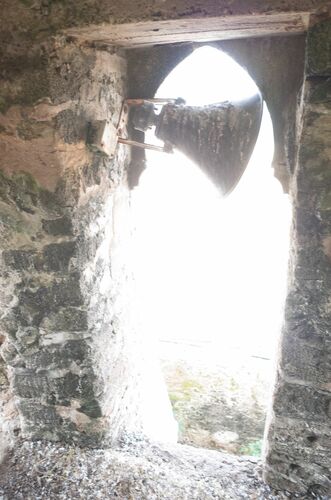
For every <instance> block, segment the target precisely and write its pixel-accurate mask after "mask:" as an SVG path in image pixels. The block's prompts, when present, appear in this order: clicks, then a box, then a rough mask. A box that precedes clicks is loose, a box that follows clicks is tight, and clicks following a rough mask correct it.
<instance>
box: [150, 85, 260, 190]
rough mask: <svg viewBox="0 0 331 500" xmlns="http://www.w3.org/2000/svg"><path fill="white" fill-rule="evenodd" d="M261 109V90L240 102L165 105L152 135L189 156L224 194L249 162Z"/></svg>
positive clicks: (233, 185) (232, 185)
mask: <svg viewBox="0 0 331 500" xmlns="http://www.w3.org/2000/svg"><path fill="white" fill-rule="evenodd" d="M262 112H263V100H262V96H261V94H260V93H257V94H255V95H254V96H252V97H250V98H248V99H245V100H242V101H233V102H228V101H226V102H222V103H216V104H212V105H208V106H186V105H177V104H166V105H165V106H163V108H162V111H161V113H160V115H159V117H158V120H157V125H156V130H155V135H156V136H157V137H158V138H159V139H162V140H163V141H164V142H167V143H170V144H172V145H173V146H174V147H175V148H177V149H178V150H179V151H181V152H182V153H184V154H185V155H186V156H188V157H189V158H190V159H191V160H192V161H193V162H194V163H196V164H197V165H198V166H199V167H200V169H201V170H202V171H203V172H204V173H205V174H206V175H207V176H208V177H209V179H210V180H211V181H212V182H213V183H214V184H215V185H216V187H217V188H218V189H219V191H220V192H221V194H222V195H223V196H227V195H229V194H230V193H231V192H232V191H233V189H234V188H235V187H236V185H237V184H238V182H239V180H240V178H241V177H242V175H243V173H244V171H245V169H246V167H247V165H248V162H249V160H250V157H251V155H252V152H253V150H254V146H255V144H256V140H257V137H258V134H259V130H260V126H261V121H262Z"/></svg>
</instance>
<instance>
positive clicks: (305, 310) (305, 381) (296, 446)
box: [265, 23, 331, 495]
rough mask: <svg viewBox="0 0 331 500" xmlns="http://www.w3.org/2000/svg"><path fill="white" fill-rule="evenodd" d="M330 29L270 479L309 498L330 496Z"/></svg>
mask: <svg viewBox="0 0 331 500" xmlns="http://www.w3.org/2000/svg"><path fill="white" fill-rule="evenodd" d="M327 29H328V28H327V25H326V24H325V23H322V24H321V25H317V26H315V27H314V28H313V29H312V31H311V32H310V34H309V36H308V49H307V50H308V52H307V53H308V62H307V80H306V83H305V93H304V112H303V118H302V120H303V122H302V130H301V138H300V150H299V155H298V164H297V168H296V172H295V175H294V179H293V185H292V197H293V208H294V217H293V227H292V254H291V261H290V276H289V279H290V281H289V289H288V297H287V302H286V308H285V323H284V328H283V335H282V340H281V351H280V360H279V367H278V374H277V382H276V389H275V394H274V401H273V412H272V415H271V418H270V425H269V430H268V434H267V439H268V448H267V455H266V460H267V461H266V464H267V468H266V475H265V477H266V478H267V480H268V481H269V482H271V483H272V484H274V485H277V486H278V487H287V488H289V489H294V490H295V489H300V490H302V491H304V489H305V488H306V487H307V485H316V487H317V486H318V488H320V490H321V491H323V492H325V494H328V495H330V494H331V475H330V471H331V456H330V416H331V415H330V404H331V385H330V380H331V364H330V356H331V351H330V347H331V342H330V324H331V315H330V313H331V309H330V303H331V302H330V300H331V280H330V276H331V273H330V271H331V259H330V253H329V241H330V231H331V202H330V201H331V200H330V197H329V193H330V189H331V175H330V172H331V170H330V164H331V155H330V151H331V135H330V130H331V113H330V109H331V107H330V89H331V87H330V79H329V78H328V73H329V69H328V65H329V61H330V38H328V37H326V36H325V30H327ZM312 74H314V75H316V74H318V77H315V76H314V77H312V76H311V75H312ZM328 450H329V451H328Z"/></svg>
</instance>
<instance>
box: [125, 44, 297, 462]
mask: <svg viewBox="0 0 331 500" xmlns="http://www.w3.org/2000/svg"><path fill="white" fill-rule="evenodd" d="M256 91H257V87H256V85H255V83H254V81H253V80H252V79H251V77H250V76H249V75H248V74H247V73H246V72H245V70H244V69H243V68H241V67H240V66H239V65H238V64H237V63H236V62H235V61H234V60H233V59H231V58H230V57H229V56H228V55H226V54H225V53H222V52H221V51H220V50H218V49H216V48H212V47H209V46H205V47H201V48H199V49H197V50H195V51H194V52H193V53H192V54H191V55H190V56H189V57H187V58H186V59H185V60H184V61H183V62H181V63H180V64H179V65H178V66H177V67H176V68H175V69H174V70H173V71H172V72H171V73H170V74H169V75H168V76H167V78H166V79H165V80H164V81H163V83H162V84H161V86H160V87H159V89H158V92H157V94H156V97H165V98H177V97H182V98H184V99H185V101H186V103H187V104H189V105H206V104H211V103H215V102H222V101H226V100H240V99H244V98H247V97H250V96H251V95H254V94H255V93H256ZM147 141H148V142H152V141H153V142H156V140H155V138H154V137H153V134H152V136H151V137H147ZM273 148H274V144H273V129H272V122H271V118H270V115H269V112H268V109H267V106H266V104H265V103H264V113H263V119H262V125H261V130H260V134H259V137H258V141H257V144H256V146H255V149H254V152H253V155H252V157H251V160H250V163H249V165H248V167H247V169H246V171H245V173H244V175H243V177H242V179H241V181H240V183H239V185H238V186H237V188H236V189H235V190H234V192H233V193H232V194H231V195H230V196H229V197H228V198H226V199H222V198H221V197H220V196H219V194H218V192H217V191H216V189H215V187H214V186H213V185H212V184H211V182H210V181H209V180H208V179H207V178H206V177H205V176H204V174H203V173H202V172H201V171H200V170H199V169H198V167H196V166H195V165H194V164H193V163H192V162H191V161H190V160H188V159H187V158H186V157H184V156H183V155H182V154H180V153H179V152H175V153H174V154H173V155H171V156H168V155H161V154H159V153H156V152H152V151H151V152H147V165H148V166H147V169H146V170H145V172H144V173H143V174H142V176H141V179H140V184H139V187H138V188H136V190H135V191H134V193H133V212H134V214H135V227H136V233H135V275H136V284H137V291H138V298H139V307H140V311H141V319H142V326H143V328H144V329H145V330H146V332H148V333H152V335H153V336H154V338H157V339H158V352H159V357H160V360H161V364H162V369H163V373H164V377H165V380H166V383H167V387H168V393H169V397H170V400H171V403H172V407H173V411H174V416H175V418H176V420H177V422H178V425H179V441H180V442H183V443H186V444H192V445H195V446H201V447H207V448H215V449H222V450H225V451H228V452H231V453H236V454H248V455H259V454H260V450H261V444H262V438H263V432H264V422H265V416H266V410H267V407H268V401H269V397H270V395H271V390H272V385H273V374H274V370H273V362H274V357H275V355H276V344H277V339H278V336H279V332H280V326H281V321H282V307H283V300H284V297H285V289H286V275H287V259H288V252H289V248H288V247H289V224H290V218H291V207H290V201H289V199H288V197H287V195H285V194H283V192H282V188H281V185H280V184H279V182H278V181H277V180H276V179H275V178H274V177H273V170H272V168H271V162H272V157H273Z"/></svg>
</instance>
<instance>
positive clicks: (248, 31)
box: [66, 12, 310, 48]
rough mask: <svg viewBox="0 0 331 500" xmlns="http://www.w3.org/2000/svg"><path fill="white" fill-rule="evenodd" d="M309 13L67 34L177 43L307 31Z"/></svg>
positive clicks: (118, 41) (130, 44) (127, 44)
mask: <svg viewBox="0 0 331 500" xmlns="http://www.w3.org/2000/svg"><path fill="white" fill-rule="evenodd" d="M309 15H310V14H309V12H295V13H294V12H287V13H270V14H255V15H237V16H226V17H203V18H190V19H171V20H167V21H146V22H133V23H125V24H102V25H98V26H89V27H88V28H71V29H68V30H66V33H67V34H68V35H71V36H73V37H75V38H77V39H79V40H81V41H84V40H85V41H90V42H100V43H105V44H109V45H116V46H119V47H123V48H137V47H145V46H149V45H159V44H168V43H177V42H193V41H195V42H204V41H213V40H228V39H234V38H248V37H258V36H270V35H291V34H298V33H304V32H305V31H306V30H307V28H308V23H309Z"/></svg>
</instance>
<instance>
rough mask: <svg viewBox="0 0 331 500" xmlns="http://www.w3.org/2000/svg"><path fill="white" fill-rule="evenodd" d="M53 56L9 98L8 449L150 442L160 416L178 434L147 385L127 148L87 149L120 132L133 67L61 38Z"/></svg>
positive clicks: (4, 305)
mask: <svg viewBox="0 0 331 500" xmlns="http://www.w3.org/2000/svg"><path fill="white" fill-rule="evenodd" d="M44 56H45V57H44V60H43V63H42V64H41V65H40V64H39V65H32V66H31V67H30V66H23V67H22V68H21V69H20V72H19V74H18V75H17V77H16V78H15V79H14V80H13V82H12V85H11V86H10V88H9V87H6V82H5V83H4V82H3V86H2V88H5V89H7V90H8V92H9V94H10V95H7V98H6V103H5V108H6V109H4V108H3V111H6V112H5V113H2V114H1V113H0V121H1V124H2V127H1V129H0V141H1V145H2V148H3V151H5V154H4V155H2V156H1V161H0V172H1V183H0V216H1V219H0V241H1V261H0V278H1V279H0V283H1V285H0V286H1V289H0V292H1V293H0V301H1V317H0V321H1V344H2V345H1V349H0V353H1V358H0V359H1V364H0V369H1V371H0V374H1V377H0V393H1V396H0V429H1V433H2V434H1V438H3V434H6V436H8V437H6V439H7V440H10V436H13V435H14V432H15V433H20V432H21V433H22V435H23V436H24V437H30V438H32V439H49V440H55V441H57V440H62V441H75V442H78V443H80V444H81V445H89V446H96V445H98V444H99V445H100V444H106V443H109V442H111V443H112V442H114V441H116V439H117V438H118V437H119V436H120V435H121V434H123V433H130V432H141V433H144V432H146V433H147V434H148V430H147V424H146V419H147V420H148V418H149V419H151V420H155V422H157V423H156V425H155V426H154V427H155V428H159V429H160V426H161V421H162V420H161V419H160V418H159V412H164V415H165V420H167V418H168V420H169V421H170V425H171V426H173V425H174V424H173V421H172V416H171V412H170V402H169V400H168V398H167V396H166V391H165V388H164V390H163V391H162V384H161V382H160V391H159V394H160V398H159V399H160V401H162V398H163V399H164V403H163V404H162V403H161V404H160V405H157V404H156V405H155V406H153V395H152V391H151V390H150V389H149V386H148V383H142V379H143V377H141V375H140V373H141V371H142V369H141V366H142V364H143V363H144V362H145V361H144V350H145V349H144V347H143V346H144V341H143V340H141V339H140V338H139V335H141V332H138V333H139V335H138V333H137V328H136V327H135V325H134V324H132V323H131V320H130V317H131V314H132V311H131V309H133V308H132V306H131V303H130V297H131V296H132V291H131V288H132V276H131V272H130V252H129V250H130V234H131V223H130V217H129V191H128V189H127V187H126V169H127V165H128V160H129V150H128V149H127V148H125V147H118V149H117V151H116V154H115V157H114V158H113V159H110V158H109V157H107V156H105V155H102V154H98V153H95V152H93V151H90V150H89V148H88V146H87V145H86V143H85V135H86V130H87V128H88V122H89V120H91V119H93V120H95V119H100V120H101V119H102V120H104V119H108V120H111V121H112V123H113V124H114V125H115V126H116V125H117V122H118V119H119V113H120V109H121V105H122V100H123V98H124V96H125V93H126V63H125V59H124V57H123V55H122V54H120V53H115V52H114V51H113V50H95V49H92V48H80V47H78V46H77V45H74V44H70V43H69V44H67V43H65V42H64V40H63V39H62V38H61V37H60V38H58V39H56V40H55V41H54V42H53V43H49V44H48V46H47V53H46V52H45V54H44ZM30 62H31V61H30ZM29 80H30V81H32V82H34V85H35V86H33V94H30V91H29V89H30V87H29V83H28V81H29ZM40 80H41V81H42V84H41V82H40ZM39 84H40V87H38V85H39ZM31 88H32V87H31ZM146 351H147V350H146ZM135 359H137V361H136V362H135V361H134V360H135ZM146 366H147V367H148V366H149V364H148V362H147V364H146ZM151 369H152V373H154V372H153V370H154V368H151ZM146 371H147V372H148V375H147V374H146V376H145V377H146V379H148V378H149V377H150V379H151V380H153V379H155V377H156V378H157V371H155V374H156V375H155V374H154V375H152V373H150V372H149V371H148V368H147V369H146ZM160 380H161V379H160ZM128 409H130V411H129V410H128ZM15 412H16V413H15ZM17 412H18V414H19V418H20V420H19V422H18V421H17V420H16V419H15V418H14V416H15V415H16V414H17ZM148 413H149V415H148ZM158 422H159V423H158ZM165 425H166V424H165ZM174 434H175V431H174ZM2 442H4V439H2Z"/></svg>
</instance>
